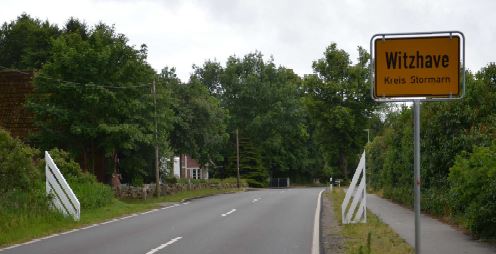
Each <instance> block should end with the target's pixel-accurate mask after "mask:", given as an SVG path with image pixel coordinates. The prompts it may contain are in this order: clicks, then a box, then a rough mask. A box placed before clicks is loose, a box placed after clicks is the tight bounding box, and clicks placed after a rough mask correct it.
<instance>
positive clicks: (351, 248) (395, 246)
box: [325, 188, 413, 254]
mask: <svg viewBox="0 0 496 254" xmlns="http://www.w3.org/2000/svg"><path fill="white" fill-rule="evenodd" d="M344 196H345V193H344V192H343V191H342V189H339V188H334V191H333V192H332V193H330V195H329V193H328V195H326V196H325V197H326V198H330V199H331V203H332V204H333V209H334V214H335V215H336V219H337V220H338V221H339V223H340V224H341V203H342V202H343V199H344ZM341 235H342V236H343V238H344V240H345V250H346V253H350V254H351V253H353V254H355V253H363V254H370V253H381V254H382V253H392V254H396V253H397V254H405V253H413V249H412V247H411V246H410V245H408V243H406V242H405V241H404V240H403V239H402V238H400V237H399V236H398V234H396V232H394V231H393V230H392V229H391V228H390V227H389V226H388V225H387V224H385V223H383V222H382V221H381V220H380V219H379V218H378V217H377V216H376V215H375V214H373V213H371V212H370V211H369V210H367V223H358V224H346V225H342V231H341Z"/></svg>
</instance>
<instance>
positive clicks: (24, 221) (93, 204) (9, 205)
mask: <svg viewBox="0 0 496 254" xmlns="http://www.w3.org/2000/svg"><path fill="white" fill-rule="evenodd" d="M50 154H51V156H52V158H53V159H54V161H55V163H56V164H57V166H58V167H59V168H60V170H61V171H62V174H63V175H64V176H65V178H66V180H67V181H68V183H69V185H70V186H71V188H72V189H73V191H74V192H75V194H76V196H77V197H78V199H79V201H80V203H81V220H80V221H78V222H76V221H74V220H73V219H72V218H70V217H64V216H63V215H62V214H60V213H59V212H58V211H55V210H53V209H50V208H49V203H50V201H49V199H48V198H47V196H46V190H45V176H44V170H45V168H44V166H45V164H44V161H43V159H42V157H41V153H40V152H39V151H38V150H36V149H33V148H31V147H29V146H27V145H25V144H23V143H22V142H20V141H19V140H17V139H14V138H12V137H10V135H9V134H8V133H7V132H6V131H4V130H2V129H1V128H0V246H3V245H7V244H13V243H16V242H22V241H26V240H30V239H33V238H36V237H41V236H45V235H48V234H51V233H57V232H61V231H64V230H68V229H72V228H78V227H82V226H84V225H88V224H93V223H97V222H101V221H104V220H108V219H111V218H114V217H119V216H124V215H126V214H130V213H135V212H140V211H145V210H149V209H153V208H157V207H159V206H161V205H164V203H168V202H180V201H182V200H185V199H191V198H196V197H203V196H208V195H215V194H220V193H226V192H234V191H239V190H237V189H201V190H192V191H184V192H180V193H176V194H172V195H164V196H161V197H158V198H157V197H152V198H148V199H146V200H141V199H130V200H119V199H116V198H114V193H113V191H112V190H111V188H110V186H108V185H106V184H102V183H99V182H97V181H96V178H95V177H94V176H93V175H91V174H89V173H87V172H83V171H82V170H81V168H80V167H79V164H77V163H76V162H75V161H74V160H72V159H71V158H70V155H69V154H68V153H67V152H64V151H62V150H59V149H54V150H51V151H50ZM235 180H236V179H226V180H219V179H211V180H209V181H210V183H220V182H223V183H233V182H234V181H235ZM195 181H196V182H207V180H202V181H198V180H193V182H195ZM242 184H243V185H244V186H246V180H244V179H242Z"/></svg>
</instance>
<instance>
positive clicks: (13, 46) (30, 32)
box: [0, 14, 61, 70]
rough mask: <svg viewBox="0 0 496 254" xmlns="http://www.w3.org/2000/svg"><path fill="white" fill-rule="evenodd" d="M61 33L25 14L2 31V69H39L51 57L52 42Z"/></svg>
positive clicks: (0, 51)
mask: <svg viewBox="0 0 496 254" xmlns="http://www.w3.org/2000/svg"><path fill="white" fill-rule="evenodd" d="M60 34H61V31H60V30H59V28H58V27H57V26H56V25H53V24H50V23H49V22H48V21H41V20H39V19H35V18H32V17H31V16H29V15H27V14H22V15H21V16H19V17H17V19H16V20H15V21H12V22H10V23H4V24H3V25H2V27H1V28H0V66H3V67H7V68H15V69H22V70H31V69H40V68H41V67H42V66H43V64H44V63H46V62H47V60H48V59H49V58H50V56H51V52H52V51H51V50H52V45H51V40H53V39H56V38H57V37H58V36H60Z"/></svg>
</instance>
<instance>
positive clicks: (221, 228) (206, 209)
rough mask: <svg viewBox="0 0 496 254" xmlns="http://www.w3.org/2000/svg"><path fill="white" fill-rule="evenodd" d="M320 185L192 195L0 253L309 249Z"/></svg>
mask: <svg viewBox="0 0 496 254" xmlns="http://www.w3.org/2000/svg"><path fill="white" fill-rule="evenodd" d="M321 190H322V189H320V188H308V189H270V190H257V191H248V192H242V193H235V194H224V195H218V196H213V197H207V198H202V199H196V200H193V201H191V202H185V203H181V204H177V205H174V206H169V207H164V208H162V209H156V210H152V211H149V212H147V213H141V214H135V215H131V216H127V217H124V218H122V219H117V220H111V221H109V222H105V223H100V224H97V225H91V226H88V227H86V228H82V229H79V230H76V231H69V232H68V233H64V234H58V235H53V236H49V237H46V238H42V239H37V240H34V241H31V242H28V243H25V244H21V245H18V246H12V247H11V248H7V249H3V250H2V251H0V253H1V254H4V253H22V254H27V253H37V254H48V253H50V254H52V253H71V254H83V253H95V254H96V253H98V254H103V253H104V254H113V253H115V254H118V253H119V254H122V253H130V254H155V253H156V254H160V253H162V254H164V253H167V254H172V253H183V254H196V253H202V254H209V253H212V254H223V253H225V254H227V253H229V254H232V253H236V254H243V253H249V254H256V253H264V254H266V253H270V254H277V253H285V254H291V253H294V254H305V253H311V251H312V241H313V234H314V232H313V231H314V219H315V210H316V207H317V197H318V196H319V192H320V191H321ZM83 212H84V211H83Z"/></svg>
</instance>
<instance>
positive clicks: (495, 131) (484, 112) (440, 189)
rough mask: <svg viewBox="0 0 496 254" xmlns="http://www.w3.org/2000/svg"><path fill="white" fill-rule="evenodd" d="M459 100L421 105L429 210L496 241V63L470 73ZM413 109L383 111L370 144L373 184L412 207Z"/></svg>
mask: <svg viewBox="0 0 496 254" xmlns="http://www.w3.org/2000/svg"><path fill="white" fill-rule="evenodd" d="M466 76H467V80H466V95H465V97H464V98H463V99H461V100H455V101H450V102H429V103H424V104H422V109H421V153H422V154H421V177H422V185H421V188H422V200H421V207H422V210H423V211H424V212H428V213H430V214H432V215H435V216H438V217H441V218H443V219H444V220H447V221H449V222H451V223H457V224H459V225H461V226H462V227H464V228H465V229H466V230H467V231H468V232H470V233H471V234H472V235H473V236H475V237H477V238H485V239H495V238H496V194H495V191H494V190H495V188H496V171H495V170H496V162H495V160H496V113H495V112H496V111H495V109H496V65H495V64H494V63H491V64H489V65H487V67H485V68H483V69H481V70H480V71H478V72H477V73H475V74H472V73H471V72H470V71H467V73H466ZM412 133H413V124H412V110H411V108H409V107H399V108H396V109H395V110H391V111H387V112H386V111H385V122H384V126H383V127H382V128H381V129H378V130H377V132H376V133H374V134H375V135H376V136H375V138H374V139H373V141H372V142H371V143H370V144H369V145H368V146H367V155H368V156H367V172H368V173H369V174H370V176H369V179H367V180H370V187H371V188H372V189H373V190H374V191H380V192H382V193H383V196H384V197H386V198H389V199H392V200H393V201H396V202H399V203H402V204H404V205H406V206H410V207H412V206H413V193H412V179H413V170H412V169H413V140H412V137H413V136H412Z"/></svg>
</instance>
